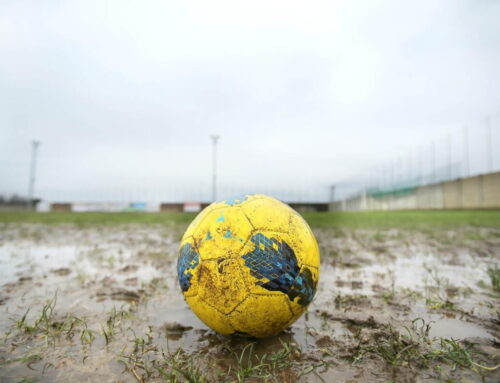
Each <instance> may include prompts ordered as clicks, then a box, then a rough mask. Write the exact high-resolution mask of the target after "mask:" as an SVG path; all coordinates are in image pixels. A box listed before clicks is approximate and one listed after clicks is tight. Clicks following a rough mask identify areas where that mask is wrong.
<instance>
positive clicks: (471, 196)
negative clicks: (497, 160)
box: [330, 172, 500, 211]
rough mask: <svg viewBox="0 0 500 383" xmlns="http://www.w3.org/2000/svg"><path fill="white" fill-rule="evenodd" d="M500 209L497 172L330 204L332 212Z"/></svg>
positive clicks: (367, 193)
mask: <svg viewBox="0 0 500 383" xmlns="http://www.w3.org/2000/svg"><path fill="white" fill-rule="evenodd" d="M426 209H433V210H435V209H500V172H494V173H489V174H480V175H476V176H473V177H467V178H458V179H455V180H451V181H444V182H439V183H434V184H428V185H423V186H413V187H404V188H394V189H391V190H365V191H363V192H362V193H361V195H357V196H354V197H351V198H347V199H345V200H343V201H336V202H333V203H331V204H330V210H331V211H357V210H426Z"/></svg>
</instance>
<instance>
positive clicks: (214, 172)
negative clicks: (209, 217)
mask: <svg viewBox="0 0 500 383" xmlns="http://www.w3.org/2000/svg"><path fill="white" fill-rule="evenodd" d="M210 138H211V139H212V144H213V162H212V166H213V167H212V202H215V201H216V200H217V141H219V138H220V136H219V135H218V134H212V135H211V136H210Z"/></svg>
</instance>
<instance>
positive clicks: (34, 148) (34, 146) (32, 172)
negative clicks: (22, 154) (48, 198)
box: [28, 141, 40, 210]
mask: <svg viewBox="0 0 500 383" xmlns="http://www.w3.org/2000/svg"><path fill="white" fill-rule="evenodd" d="M39 145H40V141H31V165H30V179H29V186H28V210H31V209H32V208H33V193H34V191H35V172H36V154H37V151H38V146H39Z"/></svg>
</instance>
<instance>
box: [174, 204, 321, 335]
mask: <svg viewBox="0 0 500 383" xmlns="http://www.w3.org/2000/svg"><path fill="white" fill-rule="evenodd" d="M177 275H178V279H179V284H180V287H181V290H182V293H183V295H184V298H185V299H186V301H187V303H188V304H189V306H190V307H191V309H192V310H193V312H194V313H195V314H196V315H197V316H198V318H200V319H201V320H202V321H203V322H204V323H205V324H206V325H207V326H209V327H210V328H212V329H213V330H215V331H217V332H219V333H221V334H224V335H229V334H245V335H249V336H253V337H258V338H261V337H266V336H270V335H273V334H276V333H278V332H279V331H281V330H283V329H284V328H286V327H287V326H289V325H291V324H292V323H293V322H295V321H296V320H297V319H298V318H299V317H300V315H301V314H302V313H303V312H304V311H305V310H306V308H307V306H308V305H309V303H311V301H312V299H313V297H314V294H315V292H316V286H317V284H318V278H319V249H318V244H317V242H316V239H315V237H314V234H313V233H312V231H311V229H310V228H309V225H308V224H307V223H306V222H305V221H304V219H303V218H302V217H301V216H300V215H299V214H298V213H297V212H296V211H295V210H293V209H292V208H290V207H289V206H288V205H286V204H284V203H282V202H280V201H278V200H276V199H274V198H271V197H268V196H265V195H261V194H255V195H244V196H240V197H236V198H231V199H228V200H226V201H223V202H215V203H213V204H211V205H210V206H208V207H207V208H205V209H204V210H203V211H202V212H201V213H200V214H198V216H197V217H196V218H195V219H194V221H193V222H192V223H191V225H190V226H189V227H188V229H187V230H186V233H185V234H184V236H183V237H182V240H181V244H180V248H179V258H178V261H177Z"/></svg>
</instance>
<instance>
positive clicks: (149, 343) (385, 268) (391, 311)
mask: <svg viewBox="0 0 500 383" xmlns="http://www.w3.org/2000/svg"><path fill="white" fill-rule="evenodd" d="M181 234H182V229H181V228H178V227H174V226H172V227H168V226H160V225H158V226H156V225H150V226H146V225H137V226H133V225H132V226H125V225H119V226H106V227H86V228H78V227H76V226H71V225H38V224H5V225H3V226H1V227H0V337H1V338H0V382H54V381H55V382H67V381H70V380H73V381H83V382H85V381H88V382H95V381H107V382H137V381H139V382H156V381H191V382H202V381H214V382H220V381H230V382H232V381H249V382H256V381H277V382H296V381H301V382H321V381H325V382H359V381H367V382H368V381H369V382H372V381H373V382H387V381H394V382H419V381H430V382H434V381H436V382H439V381H446V382H453V381H457V382H460V381H471V382H497V381H499V380H500V368H499V367H498V364H499V363H500V343H499V340H500V326H499V325H500V295H499V292H498V290H495V289H494V286H493V285H492V279H491V276H490V275H491V270H497V269H498V268H499V267H500V230H498V229H487V228H462V229H459V230H438V231H432V232H424V231H415V230H412V231H401V230H396V229H392V230H361V229H356V230H338V229H336V230H333V229H332V230H330V229H320V230H315V234H316V236H317V238H318V243H319V245H320V249H321V254H322V260H321V262H322V263H321V275H320V284H319V288H318V292H317V294H316V297H315V299H314V301H313V303H312V304H311V305H310V307H309V310H308V312H307V313H306V314H305V315H303V316H302V317H301V318H300V319H299V320H298V321H297V322H296V323H294V324H293V325H292V326H291V327H290V328H288V329H286V330H285V331H283V332H282V333H280V334H278V335H276V336H274V337H271V338H267V339H261V340H257V339H248V338H244V337H223V336H220V335H218V334H216V333H214V332H213V331H211V330H210V329H208V328H207V327H206V326H205V325H204V324H203V323H202V322H200V321H199V320H198V318H197V317H196V316H195V315H194V314H193V313H192V312H191V311H190V309H189V307H188V306H187V305H186V303H185V302H184V300H183V298H182V295H181V293H180V290H179V288H178V285H177V279H176V270H175V265H176V260H177V259H176V253H177V247H178V239H179V238H180V236H181Z"/></svg>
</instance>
